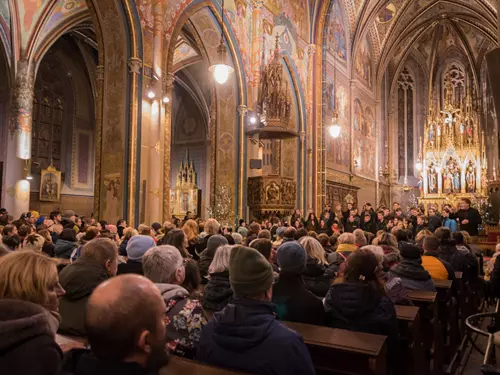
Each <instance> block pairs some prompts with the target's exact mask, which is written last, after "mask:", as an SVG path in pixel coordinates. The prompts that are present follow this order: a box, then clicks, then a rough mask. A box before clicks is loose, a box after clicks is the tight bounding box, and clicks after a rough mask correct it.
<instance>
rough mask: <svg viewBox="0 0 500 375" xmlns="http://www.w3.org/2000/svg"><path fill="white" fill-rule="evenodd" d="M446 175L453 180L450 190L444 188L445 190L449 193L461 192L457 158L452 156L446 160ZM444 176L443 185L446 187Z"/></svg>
mask: <svg viewBox="0 0 500 375" xmlns="http://www.w3.org/2000/svg"><path fill="white" fill-rule="evenodd" d="M444 176H446V178H447V179H448V178H449V179H450V182H451V188H450V190H449V191H446V190H445V189H444V188H443V191H444V192H445V193H447V194H449V193H460V168H459V167H458V164H457V162H456V160H455V159H453V158H452V157H451V156H450V158H449V159H448V160H447V161H446V167H445V170H444ZM444 183H445V180H444V177H443V187H444Z"/></svg>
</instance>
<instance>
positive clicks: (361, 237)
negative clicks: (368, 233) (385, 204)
mask: <svg viewBox="0 0 500 375" xmlns="http://www.w3.org/2000/svg"><path fill="white" fill-rule="evenodd" d="M352 234H354V238H355V242H354V243H355V244H356V245H359V246H366V245H368V241H367V240H366V237H365V232H364V231H363V230H362V229H355V230H354V232H352Z"/></svg>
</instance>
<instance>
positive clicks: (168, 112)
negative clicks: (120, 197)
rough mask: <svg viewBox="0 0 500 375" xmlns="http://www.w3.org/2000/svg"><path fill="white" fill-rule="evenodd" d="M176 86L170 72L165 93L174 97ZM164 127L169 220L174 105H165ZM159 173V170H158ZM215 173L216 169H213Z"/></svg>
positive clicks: (165, 214)
mask: <svg viewBox="0 0 500 375" xmlns="http://www.w3.org/2000/svg"><path fill="white" fill-rule="evenodd" d="M173 88H174V74H173V73H168V74H167V76H166V78H165V90H164V95H166V96H167V97H169V98H172V92H173ZM164 124H165V125H164V127H163V220H168V219H170V217H171V214H170V168H171V165H170V151H171V146H170V142H171V138H172V106H171V105H167V106H166V107H165V119H164ZM157 173H158V174H159V172H158V171H157ZM212 173H215V171H212Z"/></svg>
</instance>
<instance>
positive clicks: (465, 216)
mask: <svg viewBox="0 0 500 375" xmlns="http://www.w3.org/2000/svg"><path fill="white" fill-rule="evenodd" d="M456 217H457V218H458V222H459V223H460V230H464V231H466V232H468V233H469V234H470V235H471V236H478V235H479V230H478V226H479V224H481V223H482V222H483V219H482V218H481V215H480V214H479V211H478V210H476V209H475V208H472V207H469V209H467V210H458V211H457V213H456ZM464 220H468V221H469V223H468V224H462V221H464Z"/></svg>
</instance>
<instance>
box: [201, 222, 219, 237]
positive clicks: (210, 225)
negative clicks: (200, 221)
mask: <svg viewBox="0 0 500 375" xmlns="http://www.w3.org/2000/svg"><path fill="white" fill-rule="evenodd" d="M219 229H220V224H219V222H218V221H217V220H215V219H208V220H207V221H206V222H205V232H206V233H207V234H219Z"/></svg>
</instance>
